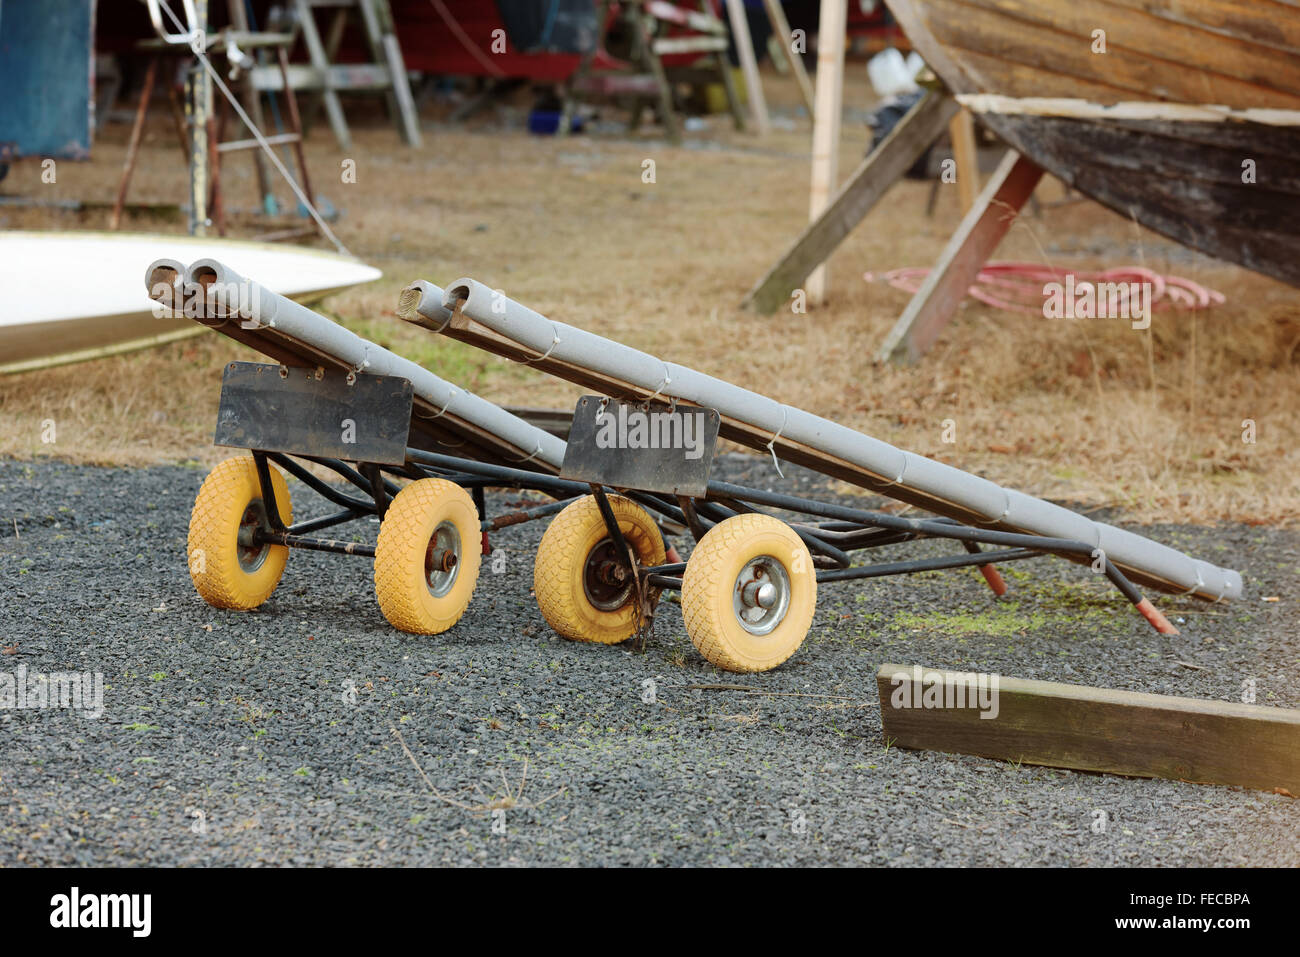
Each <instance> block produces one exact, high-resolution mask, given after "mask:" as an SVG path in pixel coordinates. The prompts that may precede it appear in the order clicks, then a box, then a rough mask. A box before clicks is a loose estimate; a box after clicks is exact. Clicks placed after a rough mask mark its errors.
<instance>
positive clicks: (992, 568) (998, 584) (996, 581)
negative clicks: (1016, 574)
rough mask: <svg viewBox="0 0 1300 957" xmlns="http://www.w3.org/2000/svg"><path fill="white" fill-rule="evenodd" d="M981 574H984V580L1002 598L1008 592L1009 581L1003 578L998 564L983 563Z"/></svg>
mask: <svg viewBox="0 0 1300 957" xmlns="http://www.w3.org/2000/svg"><path fill="white" fill-rule="evenodd" d="M980 574H981V575H983V576H984V580H985V581H986V582H988V583H989V587H990V588H992V589H993V594H995V595H997V596H998V597H999V598H1001V597H1002V596H1003V595H1005V594H1006V593H1007V583H1006V582H1005V581H1003V580H1002V573H1001V572H999V571H998V568H997V566H996V565H981V566H980Z"/></svg>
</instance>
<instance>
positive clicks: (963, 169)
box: [948, 110, 980, 214]
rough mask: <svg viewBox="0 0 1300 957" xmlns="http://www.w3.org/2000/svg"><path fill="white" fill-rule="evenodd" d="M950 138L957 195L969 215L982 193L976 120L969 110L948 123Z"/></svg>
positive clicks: (962, 209) (964, 210)
mask: <svg viewBox="0 0 1300 957" xmlns="http://www.w3.org/2000/svg"><path fill="white" fill-rule="evenodd" d="M948 136H949V138H950V139H951V140H952V158H953V162H954V163H956V164H957V194H958V196H959V197H960V198H961V211H962V213H963V214H965V213H969V212H970V210H971V207H972V206H974V205H975V197H976V195H977V194H978V193H979V191H980V165H979V156H978V154H977V153H976V152H975V120H974V118H973V117H972V116H971V115H970V112H969V111H968V110H962V111H961V112H960V113H958V114H957V115H956V116H954V117H953V118H952V119H951V120H950V121H949V123H948Z"/></svg>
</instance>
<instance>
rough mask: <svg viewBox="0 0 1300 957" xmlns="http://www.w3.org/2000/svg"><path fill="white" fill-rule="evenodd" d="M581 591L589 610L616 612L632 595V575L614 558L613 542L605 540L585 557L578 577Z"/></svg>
mask: <svg viewBox="0 0 1300 957" xmlns="http://www.w3.org/2000/svg"><path fill="white" fill-rule="evenodd" d="M582 590H583V591H584V592H585V593H586V595H587V601H589V602H591V605H592V607H593V608H598V609H599V610H601V611H617V610H618V609H620V608H622V607H623V606H624V605H625V604H627V599H628V596H629V595H630V594H631V593H632V574H631V570H630V569H629V568H628V567H627V561H626V560H622V559H620V557H619V554H618V547H617V546H616V545H615V544H614V541H613V539H610V538H606V539H604V540H603V541H602V542H600V543H599V544H598V545H597V546H596V547H595V548H593V549H592V550H591V553H590V554H589V555H588V556H587V564H586V567H585V568H584V569H583V573H582Z"/></svg>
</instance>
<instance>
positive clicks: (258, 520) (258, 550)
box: [235, 498, 271, 573]
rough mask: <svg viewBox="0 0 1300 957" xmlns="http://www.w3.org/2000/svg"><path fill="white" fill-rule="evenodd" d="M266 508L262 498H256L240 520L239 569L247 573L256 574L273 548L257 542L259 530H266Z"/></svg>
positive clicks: (237, 539)
mask: <svg viewBox="0 0 1300 957" xmlns="http://www.w3.org/2000/svg"><path fill="white" fill-rule="evenodd" d="M266 525H267V521H266V506H265V505H264V504H262V500H261V499H260V498H255V499H253V500H252V501H251V502H249V503H248V505H246V506H245V507H244V514H243V515H242V516H240V519H239V533H238V535H237V536H236V543H235V553H236V554H237V555H238V556H239V567H240V568H242V569H243V570H244V571H246V572H250V573H251V572H255V571H257V570H258V569H259V568H261V567H262V563H263V562H265V561H266V556H267V554H269V552H270V550H271V546H270V545H268V544H267V543H265V542H263V543H261V544H258V542H257V530H258V529H259V528H265V527H266Z"/></svg>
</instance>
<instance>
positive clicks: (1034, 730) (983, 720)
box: [876, 664, 1300, 795]
mask: <svg viewBox="0 0 1300 957" xmlns="http://www.w3.org/2000/svg"><path fill="white" fill-rule="evenodd" d="M979 680H983V681H984V683H983V684H982V685H981V686H980V687H981V690H980V691H979V693H978V694H976V695H973V696H972V695H971V693H970V692H971V690H972V687H973V686H972V684H971V682H972V681H979ZM995 681H996V684H995ZM876 686H877V690H878V692H879V695H880V716H881V725H882V726H883V728H884V733H885V737H886V738H887V739H889V740H891V741H892V743H893V744H894V745H897V746H898V747H902V748H913V749H917V750H932V751H945V752H950V753H956V754H971V755H977V756H979V757H985V758H996V759H1000V760H1003V761H1015V762H1023V763H1025V764H1037V765H1045V766H1047V767H1054V768H1072V769H1075V770H1079V771H1101V772H1105V773H1108V774H1122V775H1126V776H1129V777H1142V778H1170V779H1173V780H1178V781H1191V782H1195V783H1199V784H1226V785H1233V786H1237V787H1246V788H1256V789H1258V790H1263V791H1274V790H1276V789H1279V788H1281V789H1284V790H1286V791H1287V792H1288V793H1290V794H1293V795H1300V711H1297V710H1294V709H1290V708H1269V707H1264V706H1261V705H1251V704H1233V703H1229V702H1225V701H1206V700H1201V699H1197V698H1176V697H1172V696H1168V695H1155V694H1142V693H1139V692H1134V691H1118V690H1114V689H1109V688H1089V687H1085V686H1083V685H1067V684H1058V683H1056V682H1052V681H1028V680H1024V679H1020V678H1006V677H1001V676H990V675H984V676H976V675H972V674H970V673H961V672H954V671H942V670H932V669H922V668H920V667H919V666H915V665H913V666H904V665H892V664H886V665H881V666H880V670H879V672H877V675H876ZM959 693H960V694H959ZM927 695H928V697H927ZM963 696H964V698H963ZM972 697H974V698H975V701H974V703H973V705H972V701H971V698H972ZM963 704H964V706H959V705H963ZM986 716H990V717H986Z"/></svg>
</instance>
